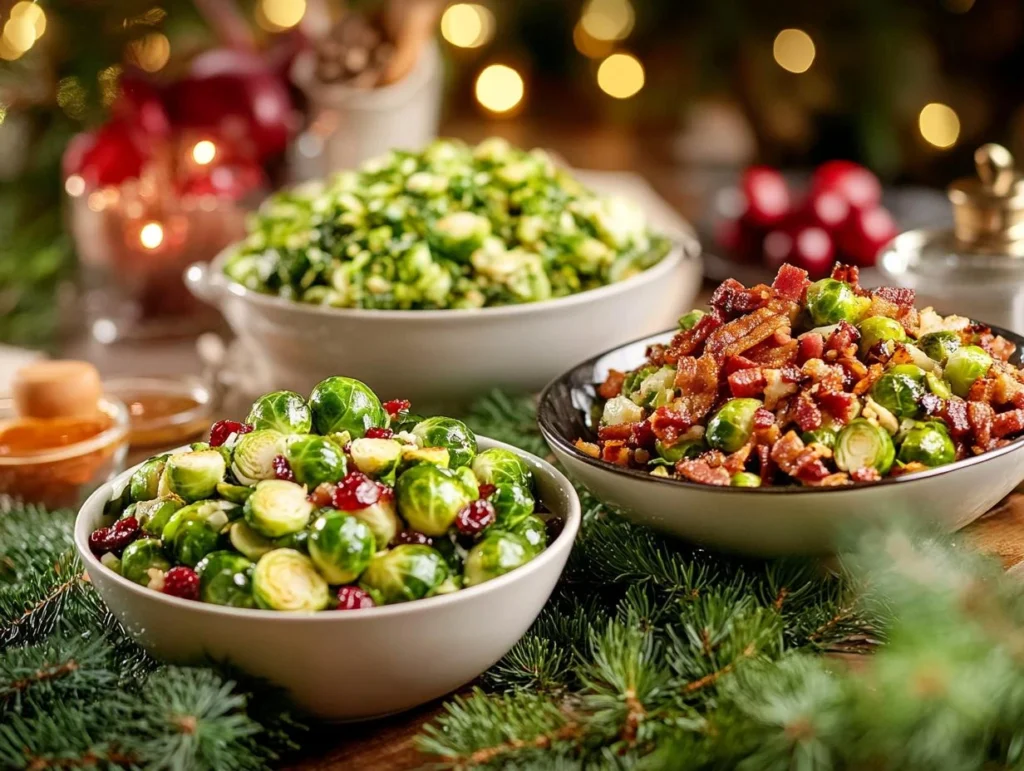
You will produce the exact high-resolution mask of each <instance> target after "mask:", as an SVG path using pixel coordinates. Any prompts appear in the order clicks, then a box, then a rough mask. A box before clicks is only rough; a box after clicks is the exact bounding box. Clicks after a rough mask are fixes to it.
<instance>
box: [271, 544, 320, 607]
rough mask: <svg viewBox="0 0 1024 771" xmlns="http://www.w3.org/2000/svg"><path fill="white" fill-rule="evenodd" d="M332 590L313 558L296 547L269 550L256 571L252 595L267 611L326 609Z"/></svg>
mask: <svg viewBox="0 0 1024 771" xmlns="http://www.w3.org/2000/svg"><path fill="white" fill-rule="evenodd" d="M329 592H330V590H329V587H328V586H327V582H326V581H325V580H324V578H323V576H321V575H320V574H319V573H318V572H317V571H316V567H315V566H314V565H313V561H312V560H311V559H310V558H309V557H307V556H306V555H305V554H302V553H300V552H297V551H295V550H294V549H274V550H273V551H269V552H267V553H266V554H264V555H263V556H262V557H260V559H259V562H257V563H256V567H255V568H254V569H253V571H252V596H253V599H254V600H255V601H256V605H257V606H258V607H260V608H263V609H265V610H290V611H313V610H323V609H324V608H326V607H327V603H328V602H330V593H329Z"/></svg>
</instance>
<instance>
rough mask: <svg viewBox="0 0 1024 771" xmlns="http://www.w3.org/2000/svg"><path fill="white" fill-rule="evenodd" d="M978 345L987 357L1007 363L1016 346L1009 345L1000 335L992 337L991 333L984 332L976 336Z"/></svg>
mask: <svg viewBox="0 0 1024 771" xmlns="http://www.w3.org/2000/svg"><path fill="white" fill-rule="evenodd" d="M978 345H979V346H981V347H982V348H984V349H985V350H986V351H987V352H988V353H989V355H991V356H992V358H994V359H999V360H1000V361H1009V359H1010V357H1011V356H1013V352H1014V351H1015V350H1017V346H1016V345H1014V344H1013V343H1011V342H1010V341H1009V340H1007V339H1006V338H1005V337H1003V336H1002V335H993V334H992V333H991V332H984V333H982V334H980V335H978Z"/></svg>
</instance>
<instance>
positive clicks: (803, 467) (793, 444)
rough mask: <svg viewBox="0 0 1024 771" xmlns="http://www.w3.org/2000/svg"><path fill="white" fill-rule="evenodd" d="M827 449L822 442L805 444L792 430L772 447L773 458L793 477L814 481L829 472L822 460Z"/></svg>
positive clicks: (822, 477) (804, 480)
mask: <svg viewBox="0 0 1024 771" xmlns="http://www.w3.org/2000/svg"><path fill="white" fill-rule="evenodd" d="M825 451H826V448H824V447H822V446H821V445H820V444H812V445H811V446H809V447H808V446H805V445H804V443H803V440H802V439H801V438H800V437H799V436H797V435H796V432H795V431H790V432H788V433H787V434H785V435H784V436H783V437H782V438H781V439H779V441H777V442H776V443H775V446H774V447H772V454H771V458H772V460H773V461H775V462H776V463H777V464H778V465H779V468H780V469H782V470H783V471H784V472H786V473H787V474H789V475H790V476H791V477H794V478H795V479H799V480H801V481H803V482H807V481H812V482H813V481H818V480H821V479H824V478H825V477H827V476H828V474H829V471H828V468H827V467H826V466H825V464H824V463H822V462H821V458H822V457H823V455H824V453H825Z"/></svg>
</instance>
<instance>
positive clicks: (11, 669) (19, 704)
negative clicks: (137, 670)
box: [0, 637, 117, 716]
mask: <svg viewBox="0 0 1024 771" xmlns="http://www.w3.org/2000/svg"><path fill="white" fill-rule="evenodd" d="M109 654H110V648H109V645H108V642H107V640H106V639H104V638H96V639H92V640H89V639H84V638H80V637H79V638H70V639H69V638H61V637H57V638H52V639H50V640H47V641H46V642H44V643H41V644H39V645H35V646H29V647H25V648H11V649H9V650H7V651H6V652H5V653H3V654H0V716H3V715H4V714H5V713H6V712H10V711H13V712H18V713H25V714H28V711H29V710H31V709H32V708H36V707H39V706H45V705H47V704H49V703H52V702H53V701H63V700H71V699H76V698H82V697H85V696H87V695H88V696H93V697H94V696H96V695H97V694H101V693H104V692H105V691H106V690H107V689H109V688H111V687H113V686H114V685H115V684H116V681H117V677H116V675H115V674H114V672H113V671H112V668H111V664H112V662H111V661H110V655H109Z"/></svg>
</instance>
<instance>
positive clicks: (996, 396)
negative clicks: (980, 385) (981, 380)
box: [992, 372, 1024, 409]
mask: <svg viewBox="0 0 1024 771" xmlns="http://www.w3.org/2000/svg"><path fill="white" fill-rule="evenodd" d="M994 380H995V382H994V383H993V384H992V403H993V404H1012V405H1013V406H1014V407H1016V408H1018V409H1020V408H1024V385H1022V384H1021V383H1020V381H1018V380H1017V379H1016V378H1015V377H1013V376H1012V375H1010V374H1008V373H1006V372H997V373H996V376H995V378H994Z"/></svg>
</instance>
